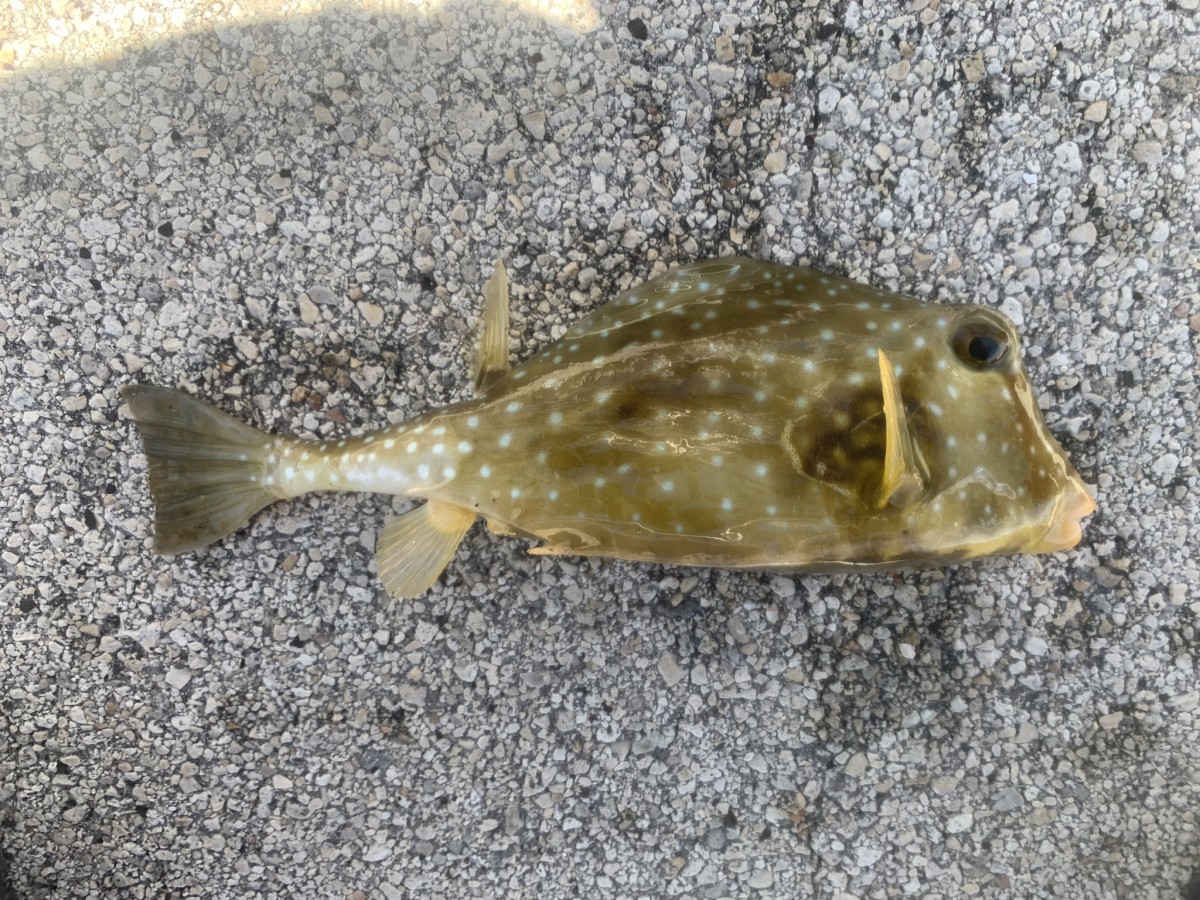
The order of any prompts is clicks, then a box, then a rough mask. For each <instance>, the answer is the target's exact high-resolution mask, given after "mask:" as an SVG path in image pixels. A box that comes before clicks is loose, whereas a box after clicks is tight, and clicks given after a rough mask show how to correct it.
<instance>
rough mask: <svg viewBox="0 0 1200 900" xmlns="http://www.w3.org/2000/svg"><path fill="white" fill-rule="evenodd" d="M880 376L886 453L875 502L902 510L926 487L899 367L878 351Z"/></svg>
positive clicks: (878, 505)
mask: <svg viewBox="0 0 1200 900" xmlns="http://www.w3.org/2000/svg"><path fill="white" fill-rule="evenodd" d="M879 378H880V381H881V382H882V384H883V418H884V428H885V435H886V449H885V450H884V454H883V480H882V482H881V483H880V485H879V496H878V497H877V498H876V501H875V505H876V507H877V508H879V509H883V508H884V507H886V506H892V507H896V508H900V509H903V508H904V507H906V506H908V505H909V504H911V503H913V502H914V501H916V499H917V498H918V497H920V496H921V494H922V493H923V492H924V490H925V479H924V478H923V477H922V476H921V470H920V468H919V467H918V466H917V458H916V453H915V451H914V448H913V442H912V434H911V432H910V431H909V430H908V415H907V413H905V411H904V398H903V397H901V396H900V385H899V383H898V382H897V380H896V370H895V369H893V368H892V362H891V360H889V359H888V358H887V354H886V353H884V352H883V351H882V350H880V351H879Z"/></svg>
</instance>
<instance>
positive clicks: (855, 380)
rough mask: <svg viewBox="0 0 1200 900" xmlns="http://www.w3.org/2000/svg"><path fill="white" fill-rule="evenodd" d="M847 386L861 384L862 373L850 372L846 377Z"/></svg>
mask: <svg viewBox="0 0 1200 900" xmlns="http://www.w3.org/2000/svg"><path fill="white" fill-rule="evenodd" d="M846 382H847V384H852V385H860V384H862V383H863V376H862V372H851V373H850V374H849V375H847V376H846Z"/></svg>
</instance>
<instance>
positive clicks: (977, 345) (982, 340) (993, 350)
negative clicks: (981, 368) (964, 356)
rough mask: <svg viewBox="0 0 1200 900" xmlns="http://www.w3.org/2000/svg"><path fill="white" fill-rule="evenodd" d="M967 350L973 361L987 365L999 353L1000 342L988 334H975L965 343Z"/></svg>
mask: <svg viewBox="0 0 1200 900" xmlns="http://www.w3.org/2000/svg"><path fill="white" fill-rule="evenodd" d="M967 352H968V353H969V354H971V359H973V360H975V362H977V363H982V364H984V365H987V364H988V363H991V362H995V361H996V358H997V357H998V356H999V355H1000V342H999V341H998V340H996V339H995V338H994V337H991V336H990V335H986V334H977V335H975V337H973V338H971V342H970V343H969V344H967Z"/></svg>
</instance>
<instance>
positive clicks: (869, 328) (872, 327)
mask: <svg viewBox="0 0 1200 900" xmlns="http://www.w3.org/2000/svg"><path fill="white" fill-rule="evenodd" d="M878 327H879V326H878V325H876V324H875V323H874V322H868V323H867V331H874V330H875V329H876V328H878Z"/></svg>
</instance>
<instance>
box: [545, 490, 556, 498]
mask: <svg viewBox="0 0 1200 900" xmlns="http://www.w3.org/2000/svg"><path fill="white" fill-rule="evenodd" d="M546 496H547V497H549V498H550V499H551V500H557V499H558V491H556V490H554V489H553V488H552V489H551V490H550V493H549V494H547V495H546Z"/></svg>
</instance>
